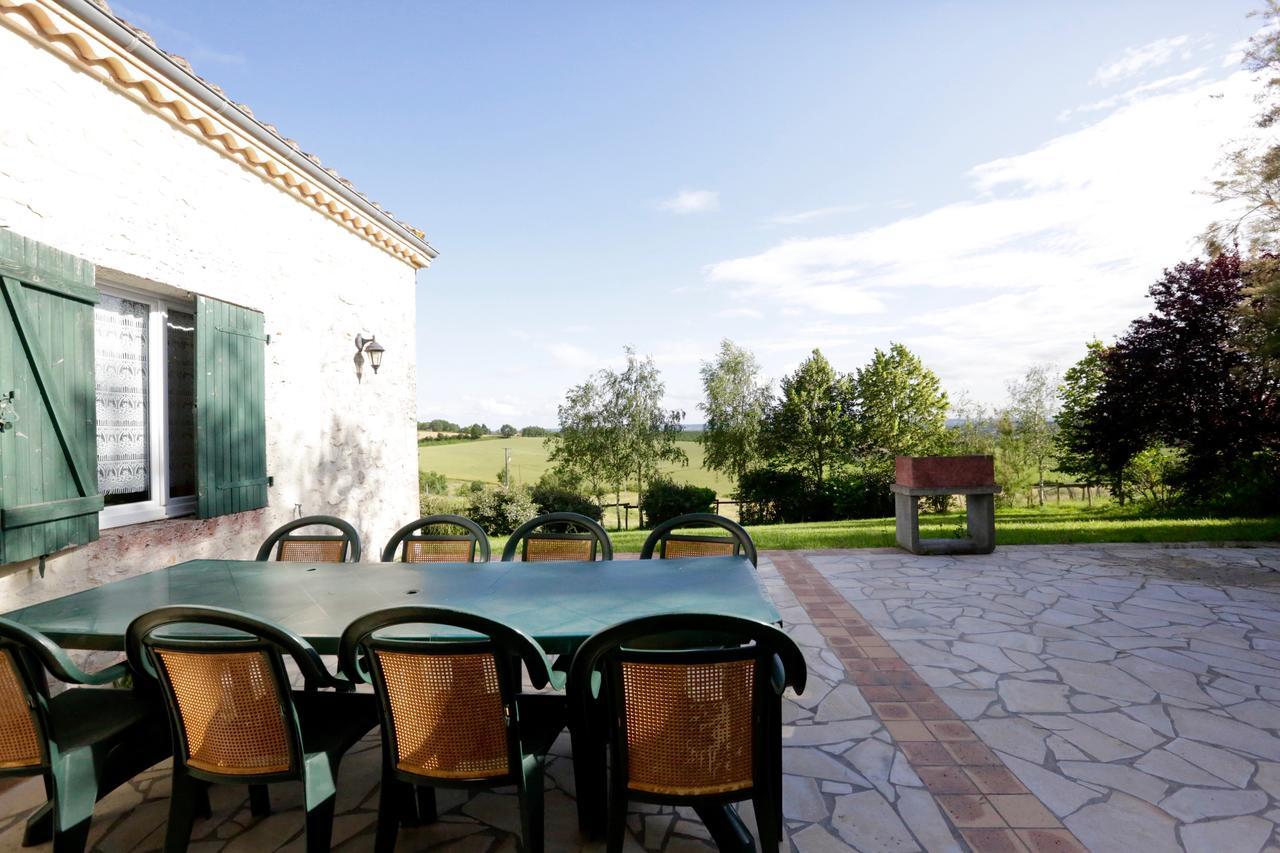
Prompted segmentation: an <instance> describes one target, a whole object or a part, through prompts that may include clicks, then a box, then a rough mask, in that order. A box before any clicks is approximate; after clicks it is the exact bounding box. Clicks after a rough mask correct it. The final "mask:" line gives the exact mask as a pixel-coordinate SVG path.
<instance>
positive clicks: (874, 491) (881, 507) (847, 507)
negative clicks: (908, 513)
mask: <svg viewBox="0 0 1280 853" xmlns="http://www.w3.org/2000/svg"><path fill="white" fill-rule="evenodd" d="M892 483H893V477H892V475H890V474H887V473H885V472H881V471H868V472H856V473H847V474H837V475H834V476H832V477H830V478H829V479H828V480H827V481H826V482H825V483H823V487H822V490H823V492H824V493H825V497H826V500H827V501H829V502H830V507H831V518H832V520H837V519H845V518H886V517H888V516H892V515H893V509H894V508H893V493H892V492H891V491H889V486H890V484H892Z"/></svg>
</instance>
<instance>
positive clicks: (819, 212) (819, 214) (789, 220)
mask: <svg viewBox="0 0 1280 853" xmlns="http://www.w3.org/2000/svg"><path fill="white" fill-rule="evenodd" d="M865 207H866V205H865V204H841V205H835V206H833V207H817V208H814V209H813V210H802V211H800V212H799V213H782V214H778V215H777V216H771V217H769V224H771V225H799V224H801V223H804V222H812V221H813V220H815V219H826V218H827V217H829V216H839V215H840V214H842V213H853V212H854V211H857V210H862V209H863V208H865Z"/></svg>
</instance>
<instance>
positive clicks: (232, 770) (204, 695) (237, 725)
mask: <svg viewBox="0 0 1280 853" xmlns="http://www.w3.org/2000/svg"><path fill="white" fill-rule="evenodd" d="M155 654H156V657H157V658H158V659H159V663H160V665H161V666H162V667H163V668H164V672H165V676H166V677H165V678H164V679H163V681H165V682H166V689H171V690H172V696H171V697H170V699H171V704H172V706H173V707H175V708H177V711H178V715H179V717H180V718H181V723H182V731H183V735H184V737H185V738H186V750H187V754H186V763H187V764H188V765H189V766H191V767H194V768H197V769H199V770H204V771H206V772H209V773H220V774H225V775H228V776H242V775H270V774H277V773H289V772H290V771H292V770H293V769H294V765H293V759H292V756H291V752H290V746H289V744H290V738H289V726H290V725H292V721H291V719H289V718H287V717H286V713H287V710H286V709H285V707H284V706H283V705H282V704H281V699H280V695H281V686H280V685H279V684H278V676H277V674H276V671H275V669H274V668H273V667H272V660H271V658H270V657H269V656H268V653H267V652H266V651H264V650H261V649H255V650H252V651H233V652H230V651H229V652H194V651H181V650H177V649H166V648H157V649H155Z"/></svg>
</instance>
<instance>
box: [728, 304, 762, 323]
mask: <svg viewBox="0 0 1280 853" xmlns="http://www.w3.org/2000/svg"><path fill="white" fill-rule="evenodd" d="M716 316H717V317H719V318H721V319H723V320H732V319H735V318H745V319H748V320H760V319H763V318H764V312H763V311H761V310H760V309H759V308H747V307H745V306H744V307H741V308H725V309H723V310H721V311H717V312H716Z"/></svg>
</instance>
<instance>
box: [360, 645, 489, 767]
mask: <svg viewBox="0 0 1280 853" xmlns="http://www.w3.org/2000/svg"><path fill="white" fill-rule="evenodd" d="M374 653H375V654H376V655H377V658H378V665H377V667H376V670H375V671H376V672H378V673H379V674H380V678H378V679H375V680H376V681H380V683H379V684H378V685H377V686H378V689H379V690H384V691H385V702H386V705H387V707H389V708H390V711H391V720H392V724H393V726H394V727H395V741H394V753H393V754H394V759H395V762H396V767H397V768H398V769H400V770H403V771H406V772H409V773H416V774H418V775H421V776H431V777H436V778H442V779H482V778H489V777H494V776H505V775H507V773H508V772H509V771H510V763H509V757H508V748H507V718H506V705H505V703H504V701H503V696H502V688H501V685H500V683H499V679H498V669H497V665H496V662H495V659H494V656H493V653H492V652H474V653H467V654H437V653H431V654H426V653H421V652H411V651H399V650H390V649H376V650H375V652H374Z"/></svg>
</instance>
